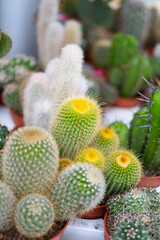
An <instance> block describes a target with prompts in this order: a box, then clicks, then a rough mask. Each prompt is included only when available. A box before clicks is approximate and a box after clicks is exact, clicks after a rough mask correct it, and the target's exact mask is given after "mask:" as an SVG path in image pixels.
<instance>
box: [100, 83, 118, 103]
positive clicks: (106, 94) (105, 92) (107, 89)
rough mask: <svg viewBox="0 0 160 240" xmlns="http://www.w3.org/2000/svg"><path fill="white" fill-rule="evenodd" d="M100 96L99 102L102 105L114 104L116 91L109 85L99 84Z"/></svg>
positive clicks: (116, 95)
mask: <svg viewBox="0 0 160 240" xmlns="http://www.w3.org/2000/svg"><path fill="white" fill-rule="evenodd" d="M100 87H101V94H100V101H101V103H103V104H111V103H113V102H115V100H116V99H117V97H118V91H117V89H116V88H114V87H113V86H112V85H110V84H109V83H106V82H105V83H101V84H100Z"/></svg>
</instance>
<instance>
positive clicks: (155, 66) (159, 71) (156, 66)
mask: <svg viewBox="0 0 160 240" xmlns="http://www.w3.org/2000/svg"><path fill="white" fill-rule="evenodd" d="M149 61H150V65H151V77H159V75H160V59H158V58H154V57H151V58H150V59H149Z"/></svg>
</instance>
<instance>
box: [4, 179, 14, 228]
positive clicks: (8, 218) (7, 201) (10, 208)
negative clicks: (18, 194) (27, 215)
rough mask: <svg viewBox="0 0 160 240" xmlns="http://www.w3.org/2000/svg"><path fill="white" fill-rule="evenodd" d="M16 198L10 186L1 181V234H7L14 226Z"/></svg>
mask: <svg viewBox="0 0 160 240" xmlns="http://www.w3.org/2000/svg"><path fill="white" fill-rule="evenodd" d="M15 205H16V198H15V196H14V194H13V192H12V191H11V189H10V188H9V186H8V185H7V184H6V183H4V182H2V181H0V232H6V231H8V230H10V229H11V228H12V227H13V226H14V220H13V216H14V209H15Z"/></svg>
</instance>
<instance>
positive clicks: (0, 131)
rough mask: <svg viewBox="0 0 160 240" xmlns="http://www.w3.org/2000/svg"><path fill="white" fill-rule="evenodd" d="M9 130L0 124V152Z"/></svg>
mask: <svg viewBox="0 0 160 240" xmlns="http://www.w3.org/2000/svg"><path fill="white" fill-rule="evenodd" d="M8 134H9V130H8V128H7V127H6V126H4V125H1V124H0V150H1V149H2V148H3V147H4V145H5V143H6V140H7V136H8Z"/></svg>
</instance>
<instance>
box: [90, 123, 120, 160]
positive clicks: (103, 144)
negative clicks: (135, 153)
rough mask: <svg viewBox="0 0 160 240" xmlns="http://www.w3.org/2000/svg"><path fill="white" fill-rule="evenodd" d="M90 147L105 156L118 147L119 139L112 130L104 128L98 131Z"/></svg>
mask: <svg viewBox="0 0 160 240" xmlns="http://www.w3.org/2000/svg"><path fill="white" fill-rule="evenodd" d="M91 145H92V146H93V147H95V148H97V149H99V150H100V151H101V152H102V153H103V154H104V155H105V156H107V155H108V154H109V153H110V152H111V151H114V150H116V149H117V148H118V147H119V138H118V135H117V134H116V132H115V131H114V129H113V128H111V127H106V128H102V129H100V130H99V132H98V134H97V136H96V137H95V139H94V141H93V142H92V144H91Z"/></svg>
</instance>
